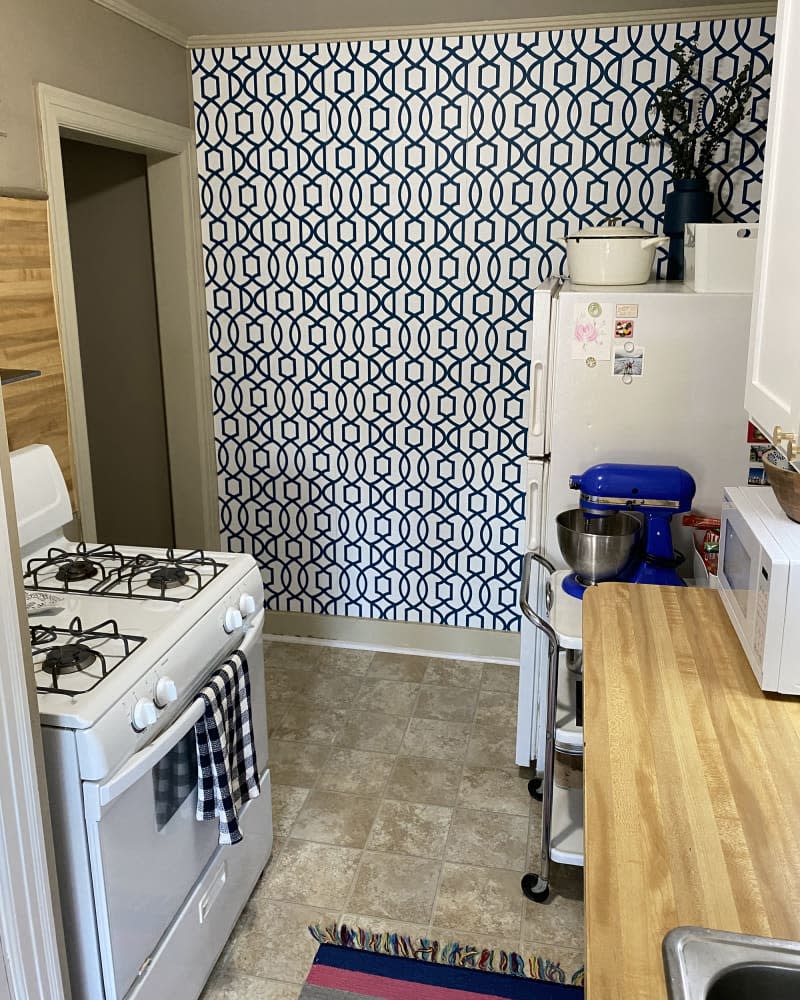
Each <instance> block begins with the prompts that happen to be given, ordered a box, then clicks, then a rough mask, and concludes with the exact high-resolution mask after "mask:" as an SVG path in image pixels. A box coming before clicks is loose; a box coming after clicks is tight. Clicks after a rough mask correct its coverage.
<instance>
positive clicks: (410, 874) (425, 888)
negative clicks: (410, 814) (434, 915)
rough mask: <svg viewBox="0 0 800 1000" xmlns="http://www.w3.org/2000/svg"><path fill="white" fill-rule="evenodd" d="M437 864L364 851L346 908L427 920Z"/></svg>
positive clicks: (399, 855) (433, 894)
mask: <svg viewBox="0 0 800 1000" xmlns="http://www.w3.org/2000/svg"><path fill="white" fill-rule="evenodd" d="M439 868H440V865H439V862H438V861H429V860H426V859H423V858H412V857H409V856H408V855H406V854H377V853H374V852H371V851H365V852H364V858H363V860H362V862H361V868H360V869H359V872H358V878H357V879H356V883H355V885H354V886H353V891H352V892H351V893H350V899H349V902H348V904H347V909H348V910H349V911H352V912H354V913H365V914H372V915H374V916H376V917H396V918H397V919H398V920H407V921H410V922H411V923H415V924H421V923H427V922H428V921H429V920H430V917H431V910H432V908H433V899H434V896H435V895H436V883H437V880H438V877H439Z"/></svg>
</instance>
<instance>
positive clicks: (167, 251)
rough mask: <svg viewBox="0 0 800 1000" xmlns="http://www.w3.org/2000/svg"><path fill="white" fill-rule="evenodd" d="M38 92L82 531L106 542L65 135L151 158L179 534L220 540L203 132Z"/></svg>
mask: <svg viewBox="0 0 800 1000" xmlns="http://www.w3.org/2000/svg"><path fill="white" fill-rule="evenodd" d="M37 96H38V104H39V116H40V121H41V128H42V154H43V160H44V173H45V183H46V185H47V190H48V195H49V201H50V243H51V248H52V255H53V283H54V287H55V299H56V311H57V314H58V325H59V330H60V335H61V350H62V353H63V356H64V375H65V382H66V389H67V406H68V409H69V419H70V437H71V441H72V451H73V459H74V466H75V468H74V472H75V486H76V492H77V497H78V507H79V510H78V513H79V516H80V519H81V530H82V533H83V537H85V538H86V539H87V540H90V541H98V539H97V529H96V522H95V511H94V496H93V490H92V468H91V458H90V454H89V437H88V428H87V420H86V403H85V400H84V394H83V375H82V370H81V358H80V346H79V339H78V314H77V307H76V301H75V285H74V281H73V275H72V254H71V251H70V242H69V222H68V218H67V199H66V192H65V189H64V171H63V167H62V161H61V139H62V138H69V139H77V140H79V141H82V142H88V143H94V144H96V145H101V146H110V147H112V148H116V149H123V150H126V151H128V152H134V153H141V154H144V155H145V156H146V158H147V184H148V192H149V201H150V222H151V229H152V237H153V263H154V271H155V283H156V298H157V312H158V322H159V336H160V341H161V361H162V374H163V383H164V403H165V410H166V421H167V444H168V449H169V466H170V487H171V491H172V504H173V516H174V522H175V540H176V544H177V545H178V546H180V547H182V548H206V549H218V548H219V547H220V534H219V516H218V501H217V481H216V458H215V451H214V420H213V411H212V401H211V369H210V358H209V349H208V330H207V324H206V304H205V283H204V278H203V260H202V237H201V232H200V199H199V186H198V177H197V160H196V152H195V137H194V132H193V131H192V130H191V129H189V128H185V127H183V126H181V125H176V124H174V123H172V122H166V121H162V120H161V119H159V118H152V117H151V116H149V115H143V114H139V113H138V112H135V111H129V110H128V109H126V108H120V107H117V106H115V105H113V104H107V103H105V102H104V101H98V100H95V99H94V98H91V97H85V96H83V95H82V94H74V93H71V92H70V91H66V90H61V89H60V88H58V87H52V86H50V85H49V84H43V83H40V84H38V85H37ZM114 540H115V539H113V538H112V539H100V541H103V542H109V541H110V542H113V541H114Z"/></svg>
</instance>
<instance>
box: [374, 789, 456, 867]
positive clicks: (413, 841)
mask: <svg viewBox="0 0 800 1000" xmlns="http://www.w3.org/2000/svg"><path fill="white" fill-rule="evenodd" d="M452 817H453V810H452V809H448V808H447V807H446V806H430V805H421V804H420V803H418V802H392V801H390V800H389V799H386V800H384V801H383V802H382V803H381V807H380V810H379V811H378V816H377V819H376V820H375V825H374V827H373V829H372V833H371V834H370V835H369V840H368V841H367V848H368V849H369V850H372V851H389V852H394V853H397V854H413V855H415V856H416V857H420V858H441V857H442V854H443V853H444V846H445V842H446V840H447V832H448V830H449V829H450V820H451V819H452Z"/></svg>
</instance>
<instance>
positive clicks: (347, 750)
mask: <svg viewBox="0 0 800 1000" xmlns="http://www.w3.org/2000/svg"><path fill="white" fill-rule="evenodd" d="M394 761H395V756H394V754H389V753H378V752H377V751H375V750H355V749H353V748H352V747H342V748H334V750H333V752H332V753H331V755H330V757H328V762H327V764H326V765H325V772H324V774H322V775H320V780H319V785H318V786H317V787H318V788H325V789H327V790H328V791H329V792H350V794H351V795H381V794H382V793H383V790H384V788H385V787H386V782H387V781H388V779H389V775H390V774H391V773H392V768H393V767H394Z"/></svg>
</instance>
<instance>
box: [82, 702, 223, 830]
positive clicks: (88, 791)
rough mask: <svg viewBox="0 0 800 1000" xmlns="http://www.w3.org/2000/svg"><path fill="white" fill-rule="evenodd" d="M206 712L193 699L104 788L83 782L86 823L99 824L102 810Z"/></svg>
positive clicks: (164, 753) (200, 703)
mask: <svg viewBox="0 0 800 1000" xmlns="http://www.w3.org/2000/svg"><path fill="white" fill-rule="evenodd" d="M204 711H205V702H204V701H203V699H202V698H196V699H195V700H194V701H193V702H192V704H191V705H190V706H189V707H188V708H187V709H186V711H185V712H184V713H183V714H182V715H179V716H178V718H177V719H176V720H175V721H174V722H173V723H172V725H171V726H170V727H169V729H166V730H165V731H164V732H163V733H161V735H160V736H157V737H156V738H155V739H154V740H153V742H152V743H148V744H147V746H146V747H144V749H142V750H140V751H139V752H138V753H135V754H134V755H133V756H132V757H131V759H130V760H129V761H128V763H127V764H126V765H125V766H124V767H123V768H122V769H121V770H120V771H117V773H116V774H115V775H114V777H113V778H111V780H110V781H107V782H106V783H105V784H104V785H100V784H96V783H90V782H86V783H85V784H84V786H83V799H84V803H85V807H86V817H87V819H93V820H94V821H95V822H97V821H99V819H100V817H101V816H102V814H103V811H104V810H105V808H106V807H107V806H108V805H109V803H111V802H113V801H114V799H116V798H118V797H119V796H120V795H122V793H123V792H127V790H128V789H129V788H130V787H131V785H134V784H135V783H136V782H137V781H138V780H139V779H140V778H141V777H142V775H144V774H147V772H148V771H150V770H152V768H153V767H154V766H155V765H156V764H157V763H158V762H159V761H160V760H163V759H164V757H165V756H166V755H167V754H168V753H169V751H170V750H172V748H173V747H174V746H176V744H178V743H180V741H181V740H182V739H183V737H184V736H185V735H186V734H187V733H188V732H189V730H190V729H192V728H193V727H194V725H195V724H196V723H197V722H199V721H200V719H201V718H202V717H203V712H204Z"/></svg>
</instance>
